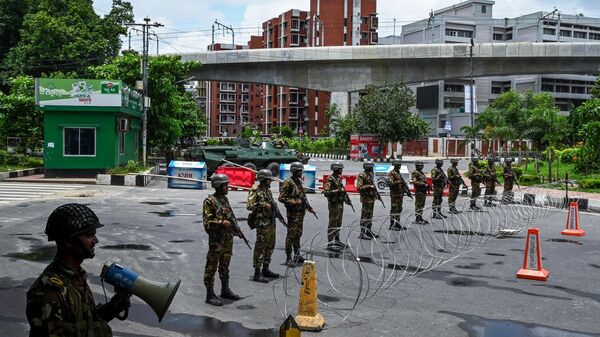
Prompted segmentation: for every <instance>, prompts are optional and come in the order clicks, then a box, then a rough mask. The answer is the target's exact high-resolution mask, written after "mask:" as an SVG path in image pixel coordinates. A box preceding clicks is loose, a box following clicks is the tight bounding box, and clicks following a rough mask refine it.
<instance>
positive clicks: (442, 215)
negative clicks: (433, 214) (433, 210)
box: [438, 208, 448, 219]
mask: <svg viewBox="0 0 600 337" xmlns="http://www.w3.org/2000/svg"><path fill="white" fill-rule="evenodd" d="M438 215H439V216H441V217H442V218H444V219H446V218H448V216H447V215H446V214H444V213H442V209H441V208H440V209H439V210H438Z"/></svg>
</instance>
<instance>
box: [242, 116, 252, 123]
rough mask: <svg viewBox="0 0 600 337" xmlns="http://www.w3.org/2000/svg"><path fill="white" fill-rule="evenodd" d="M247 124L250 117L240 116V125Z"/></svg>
mask: <svg viewBox="0 0 600 337" xmlns="http://www.w3.org/2000/svg"><path fill="white" fill-rule="evenodd" d="M248 123H250V116H248V115H243V116H242V124H248Z"/></svg>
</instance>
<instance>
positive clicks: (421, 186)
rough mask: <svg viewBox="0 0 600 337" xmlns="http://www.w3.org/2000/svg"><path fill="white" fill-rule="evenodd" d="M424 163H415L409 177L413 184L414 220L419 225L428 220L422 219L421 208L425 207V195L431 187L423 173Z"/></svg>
mask: <svg viewBox="0 0 600 337" xmlns="http://www.w3.org/2000/svg"><path fill="white" fill-rule="evenodd" d="M423 167H424V164H423V162H422V161H420V160H419V161H417V162H416V163H415V168H416V170H414V171H413V172H412V173H411V175H410V177H411V181H412V184H413V186H414V187H415V215H416V222H417V223H418V224H421V225H425V224H428V223H429V221H427V220H425V219H423V208H424V207H425V195H426V194H427V190H429V189H430V188H431V187H430V186H429V183H428V182H427V177H426V176H425V173H423Z"/></svg>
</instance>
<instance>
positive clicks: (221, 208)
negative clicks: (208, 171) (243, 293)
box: [202, 174, 240, 306]
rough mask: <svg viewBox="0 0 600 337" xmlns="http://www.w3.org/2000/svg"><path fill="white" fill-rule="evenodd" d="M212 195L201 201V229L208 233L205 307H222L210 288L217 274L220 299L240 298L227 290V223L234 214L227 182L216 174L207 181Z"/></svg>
mask: <svg viewBox="0 0 600 337" xmlns="http://www.w3.org/2000/svg"><path fill="white" fill-rule="evenodd" d="M210 182H211V186H212V188H214V189H215V193H214V194H213V195H209V196H208V197H207V198H206V199H204V203H203V206H202V215H203V217H204V221H203V222H204V229H205V230H206V232H207V233H208V253H207V254H206V266H205V267H204V286H205V287H206V303H208V304H211V305H215V306H221V305H223V302H221V299H220V298H219V297H218V296H217V295H216V294H215V292H214V289H213V286H214V281H215V274H216V272H217V270H219V278H220V279H221V297H222V298H227V299H231V300H239V299H240V297H239V296H238V295H236V294H235V293H233V292H232V291H231V289H229V263H230V261H231V255H232V253H233V236H234V230H233V229H232V226H233V224H232V223H231V222H230V220H228V219H230V218H231V217H232V216H233V210H232V209H231V206H230V205H229V200H228V199H227V192H228V190H229V178H228V177H227V176H226V175H224V174H215V175H213V176H212V178H211V179H210Z"/></svg>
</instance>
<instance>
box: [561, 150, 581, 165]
mask: <svg viewBox="0 0 600 337" xmlns="http://www.w3.org/2000/svg"><path fill="white" fill-rule="evenodd" d="M557 152H558V155H559V157H560V161H561V162H562V163H565V164H567V163H573V162H575V161H576V160H577V159H578V157H579V155H580V152H581V148H579V147H572V148H567V149H564V150H562V151H557Z"/></svg>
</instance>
